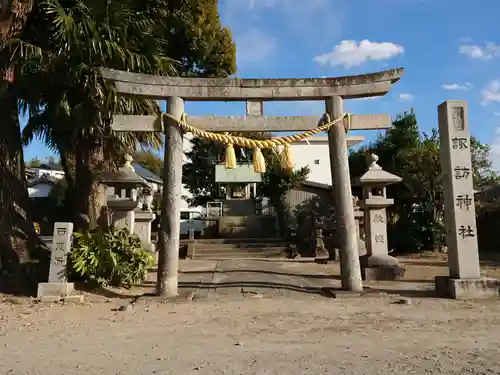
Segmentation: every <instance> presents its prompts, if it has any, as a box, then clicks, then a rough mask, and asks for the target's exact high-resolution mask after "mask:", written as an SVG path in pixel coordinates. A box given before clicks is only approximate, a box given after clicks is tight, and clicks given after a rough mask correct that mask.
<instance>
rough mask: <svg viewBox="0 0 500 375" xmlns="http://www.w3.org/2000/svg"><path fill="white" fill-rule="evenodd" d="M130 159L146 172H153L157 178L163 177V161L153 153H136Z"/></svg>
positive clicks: (149, 151)
mask: <svg viewBox="0 0 500 375" xmlns="http://www.w3.org/2000/svg"><path fill="white" fill-rule="evenodd" d="M132 157H133V160H134V162H135V163H137V164H139V165H141V166H142V167H144V168H145V169H147V170H148V171H150V172H153V173H154V174H156V175H157V176H159V177H162V176H163V159H162V158H161V157H159V156H158V154H157V153H155V152H154V151H151V150H147V151H137V152H135V153H134V154H133V155H132Z"/></svg>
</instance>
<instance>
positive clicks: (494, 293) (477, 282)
mask: <svg viewBox="0 0 500 375" xmlns="http://www.w3.org/2000/svg"><path fill="white" fill-rule="evenodd" d="M434 281H435V287H436V294H437V295H438V296H439V297H443V298H452V299H485V298H495V297H496V298H498V297H500V280H497V279H491V278H480V279H452V278H450V277H449V276H436V278H435V279H434Z"/></svg>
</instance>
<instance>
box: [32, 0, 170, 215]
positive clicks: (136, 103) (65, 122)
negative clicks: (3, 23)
mask: <svg viewBox="0 0 500 375" xmlns="http://www.w3.org/2000/svg"><path fill="white" fill-rule="evenodd" d="M135 3H137V1H135V0H107V1H106V2H104V3H103V2H102V0H78V1H74V2H63V1H59V0H43V1H41V4H40V9H41V10H42V11H43V17H42V18H43V20H42V21H41V22H42V23H44V24H45V25H48V28H49V29H50V32H48V33H47V34H46V36H45V38H44V39H43V40H41V41H40V44H41V46H42V49H43V56H44V57H43V59H42V60H41V64H40V65H39V67H38V70H37V71H36V72H34V73H33V76H35V77H36V79H35V81H36V82H39V83H41V84H42V86H43V87H40V101H39V103H38V106H33V107H32V108H30V120H29V122H28V125H27V127H26V128H25V129H24V132H23V140H24V142H25V144H26V143H29V142H30V141H31V140H32V139H33V137H35V136H38V137H41V138H42V139H43V140H44V141H45V143H46V145H48V146H49V147H50V148H52V149H54V150H57V151H58V152H59V154H60V156H61V160H62V163H63V166H64V168H65V171H66V174H67V178H68V187H69V191H70V192H72V203H73V205H72V206H73V207H72V208H73V209H74V210H75V213H79V214H81V213H83V214H86V215H88V216H89V217H90V218H91V224H95V223H96V221H97V217H98V216H99V211H100V206H102V204H103V194H102V193H103V192H102V191H100V190H99V184H98V180H99V176H100V174H102V173H103V171H104V170H106V169H109V167H112V163H111V165H110V162H111V161H113V160H116V158H117V155H119V154H121V153H124V152H133V151H135V150H136V148H137V145H138V144H139V143H142V144H143V145H145V146H147V147H153V148H158V147H160V146H161V145H162V138H161V135H160V134H157V133H141V134H134V133H115V132H113V131H112V130H111V128H110V124H111V119H112V115H113V114H114V113H122V114H127V113H128V114H131V113H133V114H151V113H155V112H156V113H157V112H159V107H158V105H157V103H156V102H154V101H152V100H145V99H138V98H124V97H118V96H117V95H116V92H115V91H114V90H113V89H112V88H111V87H109V86H107V84H106V83H105V82H104V80H103V79H102V78H101V76H100V73H99V70H98V68H99V67H102V66H104V67H108V68H115V69H121V70H130V71H135V72H143V73H150V74H160V75H164V74H172V73H175V72H176V71H175V64H174V62H173V61H172V60H171V59H169V58H167V57H165V56H164V54H163V53H162V40H161V39H160V38H158V37H157V36H155V35H153V30H154V27H155V25H154V24H153V22H152V21H151V20H148V19H146V18H145V16H144V15H141V14H138V13H137V12H135V11H134V6H135ZM38 38H39V37H38ZM39 39H40V38H39ZM69 160H73V162H74V168H73V169H74V170H73V171H71V169H72V168H70V163H69V162H68V161H69Z"/></svg>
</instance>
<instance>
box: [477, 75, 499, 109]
mask: <svg viewBox="0 0 500 375" xmlns="http://www.w3.org/2000/svg"><path fill="white" fill-rule="evenodd" d="M481 94H482V96H483V100H482V101H481V104H482V105H487V104H488V103H490V102H499V103H500V80H493V81H491V82H490V83H489V84H488V85H487V86H486V87H485V88H484V89H482V90H481Z"/></svg>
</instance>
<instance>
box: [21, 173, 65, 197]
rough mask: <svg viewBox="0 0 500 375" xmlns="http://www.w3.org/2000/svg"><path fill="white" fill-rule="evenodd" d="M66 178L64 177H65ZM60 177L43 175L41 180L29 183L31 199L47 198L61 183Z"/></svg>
mask: <svg viewBox="0 0 500 375" xmlns="http://www.w3.org/2000/svg"><path fill="white" fill-rule="evenodd" d="M63 177H64V175H63ZM60 180H61V178H60V177H57V178H55V177H52V176H50V175H45V174H44V175H42V176H41V177H40V178H35V179H32V180H31V181H28V195H29V197H30V198H47V197H48V196H49V194H50V192H51V190H52V188H53V187H54V186H55V185H56V184H57V182H58V181H60Z"/></svg>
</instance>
